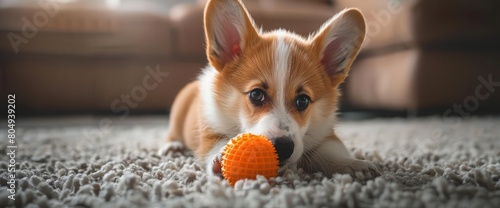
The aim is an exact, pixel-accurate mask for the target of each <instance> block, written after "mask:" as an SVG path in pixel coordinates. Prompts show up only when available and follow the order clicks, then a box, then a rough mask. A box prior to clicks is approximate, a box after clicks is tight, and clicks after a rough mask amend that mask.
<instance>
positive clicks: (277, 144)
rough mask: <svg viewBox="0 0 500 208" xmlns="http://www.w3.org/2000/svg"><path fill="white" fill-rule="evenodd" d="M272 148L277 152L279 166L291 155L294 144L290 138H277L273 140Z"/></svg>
mask: <svg viewBox="0 0 500 208" xmlns="http://www.w3.org/2000/svg"><path fill="white" fill-rule="evenodd" d="M273 145H274V148H276V151H277V152H278V160H279V161H280V166H282V165H283V162H285V160H287V159H288V158H290V156H292V153H293V148H294V144H293V141H292V138H290V137H278V138H275V139H273Z"/></svg>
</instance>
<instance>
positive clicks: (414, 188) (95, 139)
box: [0, 117, 500, 208]
mask: <svg viewBox="0 0 500 208" xmlns="http://www.w3.org/2000/svg"><path fill="white" fill-rule="evenodd" d="M166 121H167V120H166V118H163V117H143V118H132V117H130V118H127V119H125V120H124V121H120V120H114V119H101V118H62V119H61V118H60V119H49V120H44V119H35V120H33V119H31V120H21V121H19V122H18V126H17V127H18V128H17V137H16V140H17V146H18V148H17V149H16V155H15V156H16V158H15V160H16V171H15V173H16V177H17V178H16V189H17V190H16V193H15V196H14V198H15V200H11V199H9V198H8V196H9V195H10V192H9V190H8V189H7V188H8V187H7V186H8V185H9V184H8V182H9V172H8V165H9V158H8V157H9V156H8V155H7V153H8V151H9V149H8V148H7V147H6V146H7V143H6V141H7V140H6V139H5V138H6V135H7V131H6V129H5V128H4V127H2V128H4V129H0V135H1V138H2V140H1V142H2V143H1V146H0V153H1V156H0V158H1V160H0V171H1V173H0V185H1V187H0V207H4V206H6V205H7V206H8V207H481V208H486V207H499V206H500V180H499V178H500V118H468V119H464V120H460V121H458V122H455V121H443V120H442V119H441V118H439V117H429V118H418V119H408V120H405V119H374V120H368V121H344V122H342V123H341V124H340V125H338V126H337V127H336V129H337V131H338V133H339V136H340V137H341V138H342V139H343V140H344V141H345V143H346V145H347V146H348V147H349V148H350V149H352V153H353V155H354V156H355V157H357V158H360V159H367V160H371V161H374V162H375V163H376V164H378V165H379V167H380V168H381V169H382V170H383V175H382V176H381V177H378V178H376V179H375V180H370V181H362V180H358V179H354V178H352V177H351V176H349V175H333V176H323V175H322V174H321V173H316V174H305V173H303V172H302V171H301V170H293V169H291V170H289V171H288V172H286V173H285V174H284V175H282V176H280V177H277V178H274V179H271V180H270V181H267V180H266V179H264V178H258V179H257V180H255V181H250V180H249V181H240V182H238V183H237V184H236V185H235V187H234V188H233V187H231V186H229V184H228V183H227V182H226V181H224V180H221V179H219V178H216V177H208V176H207V175H206V174H205V172H204V170H203V167H201V166H200V165H199V164H197V163H196V160H195V159H194V158H193V156H192V155H191V154H190V153H189V152H187V151H185V152H181V153H175V154H170V155H168V156H165V157H158V156H156V155H155V154H154V153H155V152H156V151H155V150H156V149H157V148H158V147H159V146H160V145H161V142H162V141H161V140H162V138H163V137H164V135H165V129H166V127H167V122H166ZM99 123H100V124H99ZM5 126H6V125H5Z"/></svg>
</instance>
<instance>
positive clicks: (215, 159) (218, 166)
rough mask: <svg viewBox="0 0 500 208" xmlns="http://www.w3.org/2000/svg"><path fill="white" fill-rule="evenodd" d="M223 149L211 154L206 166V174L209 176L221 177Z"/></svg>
mask: <svg viewBox="0 0 500 208" xmlns="http://www.w3.org/2000/svg"><path fill="white" fill-rule="evenodd" d="M223 151H224V148H221V149H219V151H217V153H215V154H213V155H212V156H210V157H209V158H211V159H210V160H209V161H207V162H208V164H207V172H208V174H210V175H216V176H220V177H221V176H222V153H223Z"/></svg>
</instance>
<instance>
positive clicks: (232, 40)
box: [204, 0, 258, 71]
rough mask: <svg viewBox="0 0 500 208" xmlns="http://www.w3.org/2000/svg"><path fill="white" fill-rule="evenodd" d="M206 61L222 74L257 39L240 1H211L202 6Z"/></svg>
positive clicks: (251, 22) (250, 20)
mask: <svg viewBox="0 0 500 208" xmlns="http://www.w3.org/2000/svg"><path fill="white" fill-rule="evenodd" d="M204 21H205V36H206V44H207V56H208V61H209V62H210V64H211V65H212V66H214V67H215V68H216V69H217V70H219V71H221V70H222V69H223V68H224V67H225V66H226V64H227V63H230V62H231V61H234V59H235V58H237V57H238V56H239V55H240V54H241V53H243V51H244V49H245V46H246V45H247V44H248V43H251V42H253V41H254V40H256V39H257V38H258V33H257V31H256V29H255V27H254V24H253V20H252V19H251V18H250V16H249V15H248V12H247V11H246V9H245V7H243V5H242V3H241V2H240V1H239V0H210V1H208V3H207V6H206V7H205V16H204Z"/></svg>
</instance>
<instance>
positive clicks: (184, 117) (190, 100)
mask: <svg viewBox="0 0 500 208" xmlns="http://www.w3.org/2000/svg"><path fill="white" fill-rule="evenodd" d="M198 89H199V88H198V82H192V83H190V84H188V85H186V86H185V87H184V88H183V89H182V90H181V91H180V92H179V94H178V95H177V96H176V98H175V100H174V104H173V105H172V109H171V110H170V121H169V128H168V131H167V137H166V139H165V143H164V145H163V146H162V147H160V149H159V150H158V155H166V154H167V153H168V152H169V151H181V150H183V149H184V148H185V147H184V146H185V142H186V141H185V139H186V135H185V134H184V132H185V128H186V127H187V125H189V126H193V125H197V123H196V122H193V120H196V119H197V118H193V117H196V115H195V114H194V113H192V112H196V111H197V110H198V109H195V108H196V107H197V105H196V102H194V101H196V99H197V95H198Z"/></svg>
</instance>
